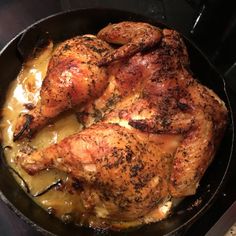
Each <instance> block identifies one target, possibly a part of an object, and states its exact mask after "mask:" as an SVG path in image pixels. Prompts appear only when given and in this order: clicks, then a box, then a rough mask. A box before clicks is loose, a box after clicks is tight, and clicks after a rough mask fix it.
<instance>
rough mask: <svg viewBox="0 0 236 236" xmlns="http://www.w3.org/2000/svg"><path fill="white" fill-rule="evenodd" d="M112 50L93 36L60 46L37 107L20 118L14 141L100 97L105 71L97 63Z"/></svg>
mask: <svg viewBox="0 0 236 236" xmlns="http://www.w3.org/2000/svg"><path fill="white" fill-rule="evenodd" d="M110 50H111V47H110V46H109V45H108V44H107V43H106V42H104V41H102V40H100V39H97V38H96V37H95V36H93V35H84V36H78V37H75V38H72V39H69V40H66V41H65V42H63V43H61V44H60V45H59V46H58V47H57V48H56V49H55V51H54V53H53V56H52V58H51V60H50V62H49V66H48V69H47V75H46V78H45V79H44V81H43V84H42V88H41V91H40V98H41V100H40V101H39V103H38V104H36V106H35V107H34V108H33V109H32V110H30V111H29V112H28V113H23V114H20V116H19V118H18V120H17V122H16V125H15V131H14V140H18V139H21V138H23V137H30V136H31V135H33V134H34V133H35V132H37V131H38V130H39V129H40V128H42V127H43V126H45V125H46V124H48V123H49V122H50V121H51V120H52V119H53V118H55V117H57V115H58V114H60V113H61V112H63V111H65V110H68V109H71V108H75V107H81V106H83V105H85V104H86V103H89V102H90V101H91V100H93V99H95V98H97V97H99V96H101V94H102V92H103V90H104V89H105V88H106V86H107V83H108V75H107V72H106V69H105V68H103V67H98V66H97V63H98V61H100V60H101V58H102V57H103V55H105V53H107V52H108V51H110Z"/></svg>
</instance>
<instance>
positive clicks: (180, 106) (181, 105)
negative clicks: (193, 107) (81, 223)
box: [177, 101, 189, 111]
mask: <svg viewBox="0 0 236 236" xmlns="http://www.w3.org/2000/svg"><path fill="white" fill-rule="evenodd" d="M177 107H178V108H179V109H180V110H181V111H186V110H188V109H189V106H188V105H187V104H185V103H182V102H180V101H178V102H177Z"/></svg>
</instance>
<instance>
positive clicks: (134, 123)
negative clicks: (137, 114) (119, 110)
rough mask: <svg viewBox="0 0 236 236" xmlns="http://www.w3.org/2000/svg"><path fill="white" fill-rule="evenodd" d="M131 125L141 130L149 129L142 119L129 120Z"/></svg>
mask: <svg viewBox="0 0 236 236" xmlns="http://www.w3.org/2000/svg"><path fill="white" fill-rule="evenodd" d="M129 125H130V126H132V127H133V128H135V129H139V130H141V131H146V130H147V124H146V122H145V121H142V120H129Z"/></svg>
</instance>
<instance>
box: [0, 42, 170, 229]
mask: <svg viewBox="0 0 236 236" xmlns="http://www.w3.org/2000/svg"><path fill="white" fill-rule="evenodd" d="M52 52H53V44H52V43H50V44H49V45H48V46H47V47H46V48H45V49H44V50H42V52H40V53H39V54H38V55H37V57H35V58H33V59H30V60H29V61H28V62H26V63H25V64H24V65H23V67H22V70H21V72H20V73H19V75H18V77H17V79H16V80H15V81H13V82H12V83H11V85H10V86H9V90H8V92H7V96H6V102H5V104H4V107H3V109H2V117H3V118H2V120H1V124H0V125H1V130H2V145H3V147H4V146H10V147H11V148H6V149H5V151H4V152H5V158H6V161H7V163H8V165H9V166H10V167H12V168H13V169H15V170H16V172H18V173H19V175H20V176H21V177H22V178H23V179H24V181H23V180H22V179H20V178H19V177H17V175H15V174H14V176H15V178H16V180H17V181H18V183H19V184H20V185H21V186H22V188H23V189H24V190H26V189H25V183H24V182H26V183H27V186H28V188H29V191H30V193H31V194H30V196H31V197H32V199H33V200H34V201H35V202H36V203H37V204H38V205H39V206H41V207H42V208H44V209H45V210H47V211H48V212H49V214H53V215H55V216H57V217H58V218H60V219H61V220H62V221H64V222H65V223H67V222H70V221H73V222H74V223H75V224H78V225H90V226H92V227H99V225H100V226H101V225H102V224H105V225H106V224H107V223H108V225H112V227H113V228H119V229H121V228H128V227H132V226H136V225H140V224H143V223H144V222H146V223H147V222H151V221H153V218H155V219H156V218H160V219H162V218H165V216H166V214H167V212H168V211H169V209H170V207H171V205H172V203H171V202H170V201H167V202H165V204H163V206H161V207H160V208H158V210H155V212H152V213H150V214H149V215H148V216H146V217H145V218H144V219H142V220H140V221H135V222H106V221H105V220H104V219H98V218H95V216H91V215H88V214H87V213H86V212H85V211H84V208H83V206H82V204H81V203H80V196H79V193H78V192H76V190H74V189H73V188H72V186H73V182H72V180H71V179H70V178H69V176H67V174H65V173H63V172H60V171H57V170H46V171H43V172H41V173H39V174H37V175H35V176H30V175H28V174H27V173H26V172H25V171H24V170H23V169H22V168H21V167H20V165H19V164H17V156H18V153H19V152H20V151H22V150H23V151H24V152H26V151H27V149H29V150H30V149H32V148H35V149H41V148H44V147H46V146H49V145H51V144H53V143H57V142H59V141H60V140H62V139H63V138H65V137H67V136H68V135H70V134H73V133H75V132H79V131H80V130H81V129H82V125H81V124H80V123H79V122H78V121H77V119H76V115H75V114H74V113H73V112H66V113H64V114H63V115H61V116H59V117H58V118H57V119H56V120H55V121H54V123H53V124H50V125H48V126H46V127H45V128H43V129H42V130H41V131H40V132H38V133H37V135H36V136H35V137H34V138H33V139H32V140H30V141H27V140H23V141H19V142H13V140H12V137H13V129H14V124H15V121H16V118H17V116H18V114H20V113H21V112H24V111H26V110H27V109H26V108H27V106H26V104H33V105H35V104H36V103H37V102H38V100H39V99H40V87H41V84H42V81H43V79H44V77H45V75H46V71H47V65H48V63H49V60H50V57H51V55H52ZM58 180H62V181H63V184H62V185H57V186H55V187H53V188H51V189H50V190H49V191H46V192H45V193H44V194H42V195H40V196H38V197H33V196H32V195H38V194H39V193H42V191H43V190H45V189H47V188H48V186H50V185H52V184H53V183H55V182H57V181H58ZM99 215H102V212H100V214H99ZM155 221H156V220H155Z"/></svg>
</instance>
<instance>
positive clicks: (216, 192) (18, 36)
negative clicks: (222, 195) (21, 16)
mask: <svg viewBox="0 0 236 236" xmlns="http://www.w3.org/2000/svg"><path fill="white" fill-rule="evenodd" d="M95 10H98V11H113V12H118V13H121V14H122V13H123V14H127V15H132V16H131V17H134V16H135V17H137V18H145V19H146V20H147V21H148V22H151V23H152V24H155V25H160V26H161V25H162V27H163V26H164V27H167V28H172V27H169V26H168V25H166V23H163V22H161V21H158V20H155V19H153V18H152V17H147V16H145V15H141V14H138V13H135V12H131V11H125V10H120V9H115V8H103V7H101V8H100V7H95V8H77V9H69V10H66V11H62V12H57V13H54V14H51V15H49V16H47V17H44V18H42V19H39V20H38V21H35V22H34V23H33V24H31V25H29V26H27V27H26V28H25V29H23V30H22V31H20V32H19V33H18V34H16V35H15V36H14V37H13V38H12V39H11V40H10V41H9V42H8V43H7V44H6V45H5V46H4V47H3V48H2V50H1V51H0V57H1V56H2V54H3V53H4V52H5V51H6V50H7V49H8V47H9V46H10V45H11V44H13V43H14V42H15V41H16V40H18V42H20V41H21V39H22V38H23V37H24V35H25V33H27V32H28V31H30V30H31V29H33V28H34V27H37V26H38V25H39V24H40V23H42V22H45V21H48V20H50V19H52V18H55V17H60V16H63V15H64V16H66V15H70V14H75V13H77V14H79V12H86V11H95ZM173 29H174V28H173ZM181 36H182V37H183V38H184V39H185V40H187V42H188V43H189V44H190V45H191V47H192V48H194V49H195V50H196V51H197V52H198V54H199V55H200V56H201V57H202V58H204V60H205V61H206V62H207V64H208V66H209V68H211V69H212V70H213V71H214V73H215V74H217V76H218V77H219V78H220V82H222V83H223V91H224V95H225V97H226V100H224V102H225V103H226V105H227V108H228V111H229V118H230V119H229V124H228V125H231V126H232V138H231V139H232V144H231V148H230V153H229V158H228V163H227V166H226V168H225V170H224V174H223V176H222V178H221V181H220V182H219V184H218V187H217V188H216V189H215V190H214V193H213V194H212V195H211V197H210V198H208V200H207V201H206V203H204V205H203V206H202V207H201V208H200V210H199V211H198V212H197V213H195V214H194V215H193V216H192V217H190V219H188V220H187V221H186V222H185V223H180V226H179V227H177V228H175V229H174V230H172V231H171V232H169V233H167V234H166V235H172V234H173V233H175V232H178V231H179V230H182V229H184V228H186V226H188V227H190V226H191V225H192V224H193V223H194V221H196V220H197V219H198V218H199V217H200V216H201V215H202V214H203V213H204V212H206V211H207V209H209V208H210V207H211V205H212V204H213V202H214V200H216V198H217V195H219V192H220V189H221V188H222V187H223V184H224V182H225V179H226V176H227V174H228V170H229V167H230V164H231V162H232V154H233V151H234V145H235V127H234V115H233V110H232V107H231V102H230V98H229V96H228V92H227V89H226V83H225V79H224V77H223V76H222V75H221V74H220V73H219V72H218V70H217V68H216V67H215V66H214V65H213V63H212V62H211V60H210V59H209V58H208V57H207V56H206V55H205V53H204V52H203V51H202V50H201V49H200V48H199V47H198V46H197V45H196V43H194V42H193V41H192V40H191V39H189V37H186V36H185V35H184V34H182V33H181ZM220 82H219V83H220ZM220 87H221V86H220ZM1 149H2V147H1ZM0 164H2V163H1V160H0ZM0 199H1V200H2V201H3V202H4V203H5V204H6V205H7V206H8V207H9V208H10V210H12V211H13V212H14V213H15V214H16V215H17V216H18V217H19V218H20V219H22V220H23V221H24V222H26V223H27V224H29V225H30V226H32V227H33V228H34V229H36V230H37V231H39V232H41V233H42V234H44V235H52V236H53V235H56V234H54V233H51V232H50V231H48V230H47V229H45V228H43V227H41V226H40V225H38V224H36V223H34V222H33V220H31V219H30V218H28V217H27V216H25V215H24V214H23V213H22V212H21V211H20V210H19V209H18V208H17V207H16V206H15V205H14V204H13V203H12V202H11V201H9V200H8V198H7V197H6V196H5V195H4V194H3V193H2V191H1V190H0ZM31 201H32V200H31ZM154 224H155V223H154ZM149 226H150V225H149ZM188 227H187V228H188Z"/></svg>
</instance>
